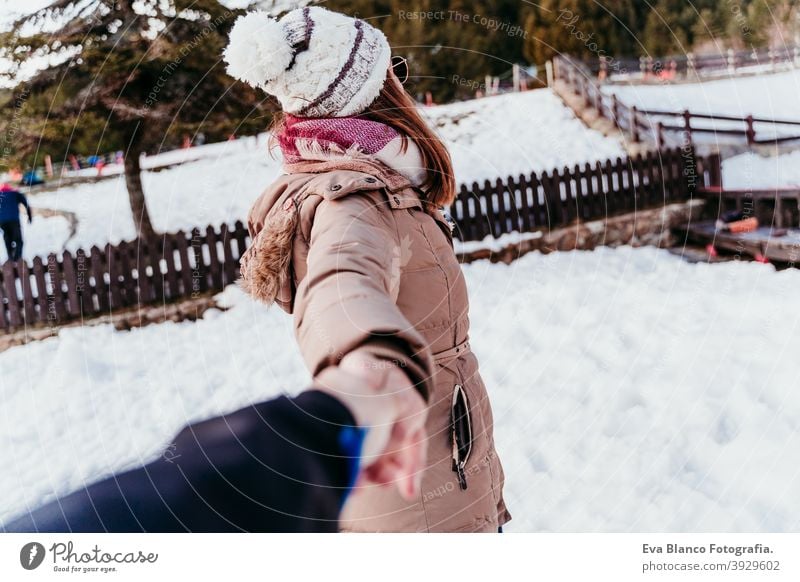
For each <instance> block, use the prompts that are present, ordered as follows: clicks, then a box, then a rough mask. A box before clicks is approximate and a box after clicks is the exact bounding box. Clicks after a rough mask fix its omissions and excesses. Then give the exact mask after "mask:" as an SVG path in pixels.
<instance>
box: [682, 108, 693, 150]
mask: <svg viewBox="0 0 800 582" xmlns="http://www.w3.org/2000/svg"><path fill="white" fill-rule="evenodd" d="M683 131H684V135H685V136H686V143H692V114H691V113H690V112H689V110H688V109H684V110H683Z"/></svg>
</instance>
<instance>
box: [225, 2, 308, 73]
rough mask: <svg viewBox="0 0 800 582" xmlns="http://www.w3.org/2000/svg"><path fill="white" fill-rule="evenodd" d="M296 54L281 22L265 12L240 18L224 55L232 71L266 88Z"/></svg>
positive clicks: (229, 71) (230, 71)
mask: <svg viewBox="0 0 800 582" xmlns="http://www.w3.org/2000/svg"><path fill="white" fill-rule="evenodd" d="M293 56H294V51H293V49H292V46H291V45H290V44H289V41H288V40H287V39H286V33H285V32H284V30H283V27H282V26H281V24H280V22H278V21H277V20H275V19H274V18H272V17H271V16H270V15H269V14H267V13H266V12H261V11H259V12H251V13H249V14H246V15H244V16H240V17H239V18H237V19H236V22H235V23H234V25H233V28H232V29H231V33H230V36H229V43H228V46H227V48H226V49H225V54H224V58H225V62H226V63H228V74H230V75H231V76H232V77H235V78H237V79H239V80H240V81H244V82H245V83H247V84H249V85H252V86H253V87H263V86H264V85H265V84H266V83H268V82H269V81H272V80H273V79H275V78H276V77H278V76H279V75H280V74H281V73H283V72H284V71H285V70H286V69H287V68H288V67H289V65H290V64H291V62H292V58H293Z"/></svg>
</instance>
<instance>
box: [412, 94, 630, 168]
mask: <svg viewBox="0 0 800 582" xmlns="http://www.w3.org/2000/svg"><path fill="white" fill-rule="evenodd" d="M422 112H423V115H424V117H425V118H426V119H427V120H428V121H429V122H430V123H431V125H432V126H433V127H434V129H435V130H436V131H437V133H438V134H439V135H440V136H441V137H442V138H443V139H444V141H445V143H446V145H447V146H448V148H449V149H450V155H451V156H452V158H453V163H454V165H455V172H456V178H457V179H458V182H466V183H470V182H472V181H479V182H480V181H483V180H486V179H488V180H494V179H496V178H506V177H507V176H515V177H516V176H517V175H519V174H530V173H531V172H540V171H543V170H548V171H549V170H552V169H553V168H563V167H564V166H570V167H571V166H574V165H575V164H579V163H580V164H582V163H584V162H593V161H596V160H606V159H608V158H615V157H617V156H624V155H625V153H624V150H623V147H622V144H621V143H620V142H619V141H618V140H616V139H611V138H607V137H604V136H603V135H602V134H601V133H599V132H597V131H594V130H591V129H588V128H586V126H585V125H583V123H582V122H581V121H580V120H579V119H578V118H577V117H575V114H574V113H573V112H572V111H571V110H570V109H569V108H567V107H566V106H565V105H564V104H563V102H562V101H561V100H560V99H559V98H558V97H557V96H556V94H555V93H554V92H553V91H551V90H550V89H537V90H535V91H526V92H523V93H508V94H505V95H496V96H493V97H485V98H483V99H474V100H470V101H464V102H461V103H452V104H449V105H441V106H438V107H431V108H426V109H423V111H422Z"/></svg>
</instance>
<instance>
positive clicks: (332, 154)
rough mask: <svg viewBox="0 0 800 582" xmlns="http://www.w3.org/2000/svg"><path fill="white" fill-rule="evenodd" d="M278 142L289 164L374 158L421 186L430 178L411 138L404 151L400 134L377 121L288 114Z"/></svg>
mask: <svg viewBox="0 0 800 582" xmlns="http://www.w3.org/2000/svg"><path fill="white" fill-rule="evenodd" d="M277 138H278V143H279V144H280V147H281V151H282V152H283V159H284V160H285V161H286V163H289V164H293V163H297V162H300V161H305V160H324V161H327V160H331V159H336V158H350V159H358V158H363V157H367V158H373V159H376V160H378V161H380V162H382V163H384V164H385V165H387V166H389V167H390V168H392V169H393V170H395V171H396V172H399V173H401V174H403V175H404V176H406V177H407V178H408V179H409V180H410V181H411V183H412V184H414V185H415V186H420V185H421V184H422V183H423V182H424V181H425V178H426V177H427V170H426V169H425V168H424V167H423V163H422V156H421V154H420V151H419V148H418V147H417V145H416V144H415V143H414V142H413V141H412V140H408V147H407V149H406V151H405V152H402V151H401V144H402V141H401V137H400V134H399V133H398V132H397V131H396V130H395V129H394V128H392V127H390V126H388V125H386V124H384V123H380V122H377V121H370V120H368V119H358V118H355V117H321V118H303V117H295V116H294V115H288V114H287V115H286V117H285V123H284V127H283V131H282V132H281V133H280V134H278V136H277Z"/></svg>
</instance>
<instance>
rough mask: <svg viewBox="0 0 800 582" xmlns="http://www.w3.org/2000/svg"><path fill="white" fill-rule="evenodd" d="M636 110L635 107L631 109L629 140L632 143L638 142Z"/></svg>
mask: <svg viewBox="0 0 800 582" xmlns="http://www.w3.org/2000/svg"><path fill="white" fill-rule="evenodd" d="M637 113H638V109H637V108H636V105H633V106H632V107H631V140H632V141H633V143H638V142H639V125H638V120H637V117H638V116H637Z"/></svg>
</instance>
